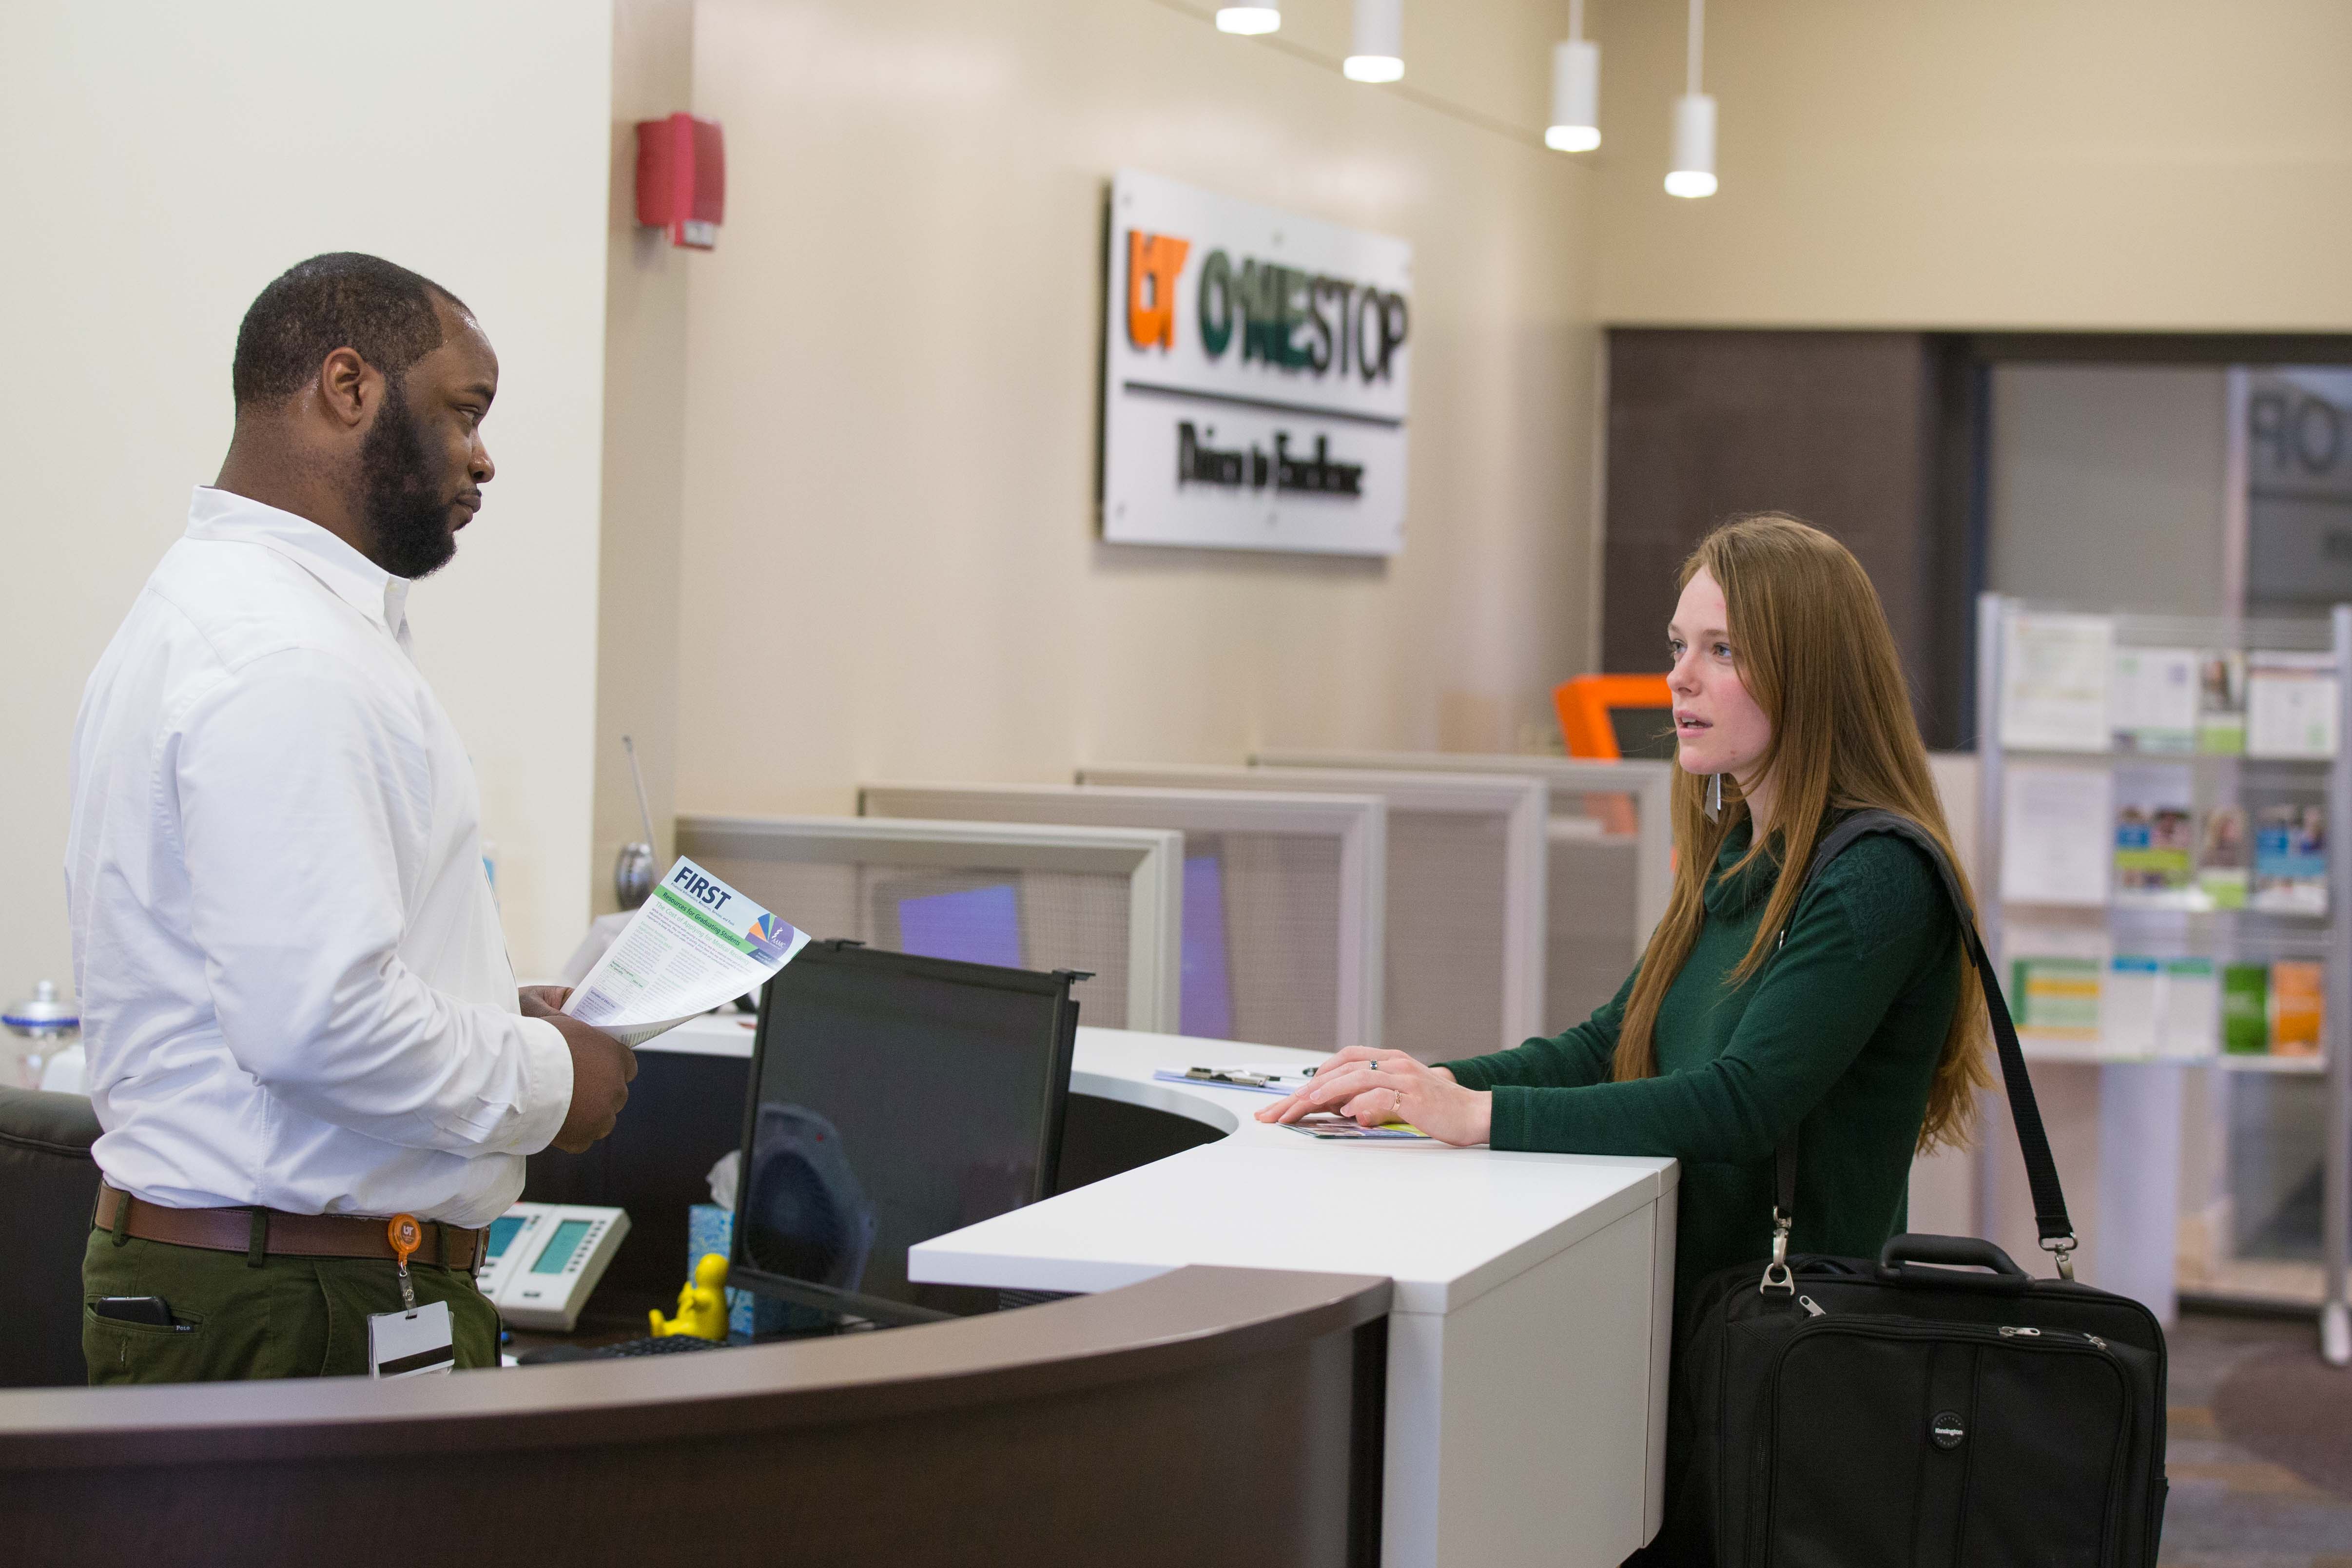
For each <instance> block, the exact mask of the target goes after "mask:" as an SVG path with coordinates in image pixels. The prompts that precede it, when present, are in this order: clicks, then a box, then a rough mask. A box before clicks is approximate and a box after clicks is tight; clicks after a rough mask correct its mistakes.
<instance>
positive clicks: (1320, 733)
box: [677, 0, 1595, 810]
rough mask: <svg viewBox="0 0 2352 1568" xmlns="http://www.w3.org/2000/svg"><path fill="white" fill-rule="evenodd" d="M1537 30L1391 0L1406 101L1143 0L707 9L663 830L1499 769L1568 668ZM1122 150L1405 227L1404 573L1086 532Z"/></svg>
mask: <svg viewBox="0 0 2352 1568" xmlns="http://www.w3.org/2000/svg"><path fill="white" fill-rule="evenodd" d="M1553 9H1554V7H1551V6H1549V5H1533V4H1519V3H1516V0H1514V3H1505V0H1490V3H1487V4H1476V5H1456V6H1454V7H1452V8H1451V9H1450V10H1448V11H1446V12H1443V13H1440V12H1438V11H1436V10H1434V9H1433V8H1431V7H1412V8H1410V14H1411V15H1412V16H1413V17H1414V18H1415V20H1414V23H1413V27H1414V29H1415V30H1414V31H1413V32H1412V33H1410V34H1409V35H1408V38H1407V52H1408V58H1409V60H1410V61H1411V70H1412V75H1411V76H1410V77H1409V78H1408V85H1410V86H1411V88H1412V91H1413V94H1414V95H1415V96H1410V97H1409V96H1405V95H1402V94H1400V93H1396V92H1391V91H1385V90H1381V89H1367V88H1363V87H1360V86H1356V85H1354V84H1351V83H1349V82H1347V81H1345V80H1344V79H1343V78H1340V77H1339V74H1338V71H1337V70H1336V63H1337V62H1336V55H1337V54H1338V53H1339V52H1341V51H1342V50H1343V49H1344V41H1345V37H1346V26H1347V20H1346V18H1347V15H1348V13H1347V8H1346V5H1345V4H1344V3H1343V0H1296V3H1295V4H1293V5H1288V6H1286V11H1285V16H1286V23H1285V30H1284V33H1283V34H1282V35H1281V36H1280V37H1279V39H1278V40H1277V41H1276V43H1275V44H1273V45H1268V44H1265V43H1255V42H1249V41H1244V40H1241V39H1236V38H1233V37H1225V36H1223V35H1220V34H1219V33H1217V32H1216V31H1215V30H1214V29H1213V27H1212V26H1211V25H1210V23H1209V21H1208V11H1209V7H1208V6H1207V5H1205V4H1203V5H1199V6H1190V5H1172V4H1162V3H1155V0H1003V3H1000V4H994V5H971V4H968V3H964V0H906V3H902V4H897V5H889V6H876V5H866V4H857V3H855V0H814V3H806V4H792V5H787V4H783V3H782V0H773V3H763V0H702V3H701V4H700V5H698V8H697V15H696V26H695V107H696V110H697V111H698V112H699V113H701V114H705V115H708V116H711V117H713V118H716V119H718V120H721V121H723V122H724V124H725V126H726V131H727V153H728V221H727V224H726V226H725V228H724V229H723V231H722V232H721V235H720V239H719V249H718V251H717V252H716V253H715V254H714V255H711V256H699V257H696V258H693V265H694V267H695V274H694V279H693V283H692V287H691V290H690V295H691V302H690V307H689V316H690V319H691V329H690V345H689V357H688V389H689V390H688V400H687V407H688V435H687V470H686V471H687V480H686V490H685V515H686V522H685V565H684V575H683V593H682V603H683V611H682V616H681V620H682V627H683V630H682V635H681V639H680V644H679V646H680V665H679V668H680V680H679V700H678V737H679V739H678V747H679V749H678V764H677V800H678V804H679V807H680V808H681V809H682V810H784V809H816V810H829V809H830V810H839V809H846V808H847V807H848V806H849V804H850V801H851V789H852V787H853V786H854V785H855V784H856V781H857V780H859V779H865V778H875V777H897V778H909V777H932V778H951V779H1057V778H1066V777H1067V776H1068V772H1069V770H1070V768H1072V767H1073V766H1074V765H1075V764H1076V763H1079V762H1081V761H1089V760H1097V761H1098V760H1110V759H1142V760H1223V761H1232V760H1237V759H1239V758H1241V756H1242V755H1243V754H1244V752H1245V751H1246V750H1247V749H1248V748H1249V747H1252V746H1253V745H1256V744H1261V743H1276V742H1280V743H1287V744H1303V745H1343V744H1344V745H1353V746H1362V747H1372V746H1381V747H1389V746H1394V747H1427V746H1437V745H1450V746H1454V747H1508V746H1510V745H1512V744H1513V743H1514V742H1515V741H1516V740H1517V738H1518V732H1519V727H1520V726H1521V725H1522V724H1523V723H1532V722H1535V721H1538V720H1540V719H1541V718H1542V717H1543V716H1544V715H1545V712H1546V706H1547V701H1548V699H1547V696H1546V694H1547V693H1548V691H1549V686H1550V685H1552V684H1553V683H1555V682H1557V681H1559V679H1561V678H1563V677H1565V676H1566V675H1569V674H1574V673H1576V672H1577V671H1578V670H1580V669H1581V668H1584V667H1586V660H1587V658H1588V656H1589V655H1588V649H1589V646H1590V642H1591V626H1592V613H1591V610H1592V605H1591V600H1592V593H1593V591H1594V582H1593V578H1592V574H1591V569H1590V561H1591V533H1590V520H1589V497H1590V492H1591V458H1590V453H1591V423H1592V417H1593V416H1592V406H1591V398H1592V391H1593V375H1594V365H1595V339H1594V334H1593V331H1592V329H1591V305H1590V298H1589V280H1590V275H1591V261H1590V258H1591V256H1592V254H1593V249H1594V228H1593V225H1592V223H1591V208H1590V200H1589V196H1590V191H1591V185H1592V181H1591V175H1590V174H1589V173H1588V172H1585V171H1582V170H1580V169H1578V168H1577V167H1575V166H1574V165H1573V164H1572V163H1571V162H1570V161H1569V160H1567V159H1564V158H1562V157H1560V156H1559V155H1558V154H1555V153H1549V152H1545V151H1544V150H1543V149H1542V148H1541V147H1540V146H1539V145H1538V137H1539V129H1540V125H1541V121H1542V118H1543V105H1544V94H1545V92H1546V90H1547V88H1546V78H1545V69H1546V68H1545V65H1544V60H1543V56H1542V47H1543V45H1544V42H1545V40H1546V39H1547V38H1548V37H1549V33H1550V30H1551V29H1552V28H1553V27H1555V26H1557V25H1558V20H1559V19H1558V18H1557V17H1556V16H1553V15H1552V11H1553ZM1125 165H1131V166H1134V167H1137V168H1141V169H1146V170H1150V171H1152V172H1158V173H1161V174H1165V175H1169V176H1171V177H1173V178H1177V179H1181V180H1186V181H1190V182H1193V183H1199V184H1202V185H1206V186H1210V187H1213V188H1215V189H1217V190H1221V191H1223V192H1226V193H1231V194H1233V195H1235V196H1239V197H1244V198H1246V199H1250V200H1255V201H1259V202H1265V203H1269V204H1276V205H1280V206H1285V207H1289V208H1294V209H1297V210H1298V211H1301V212H1307V213H1311V214H1316V215H1318V216H1319V217H1322V218H1326V219H1328V220H1332V221H1335V222H1339V223H1343V224H1349V225H1357V226H1361V227H1365V228H1371V229H1377V230H1381V231H1385V232H1389V233H1393V234H1398V235H1404V236H1405V237H1407V238H1409V239H1411V240H1412V242H1413V245H1414V246H1415V256H1414V272H1415V277H1416V281H1417V284H1418V291H1417V294H1416V298H1415V299H1414V328H1415V337H1414V348H1413V355H1414V377H1415V385H1414V387H1413V391H1412V457H1411V461H1412V476H1411V500H1410V517H1409V521H1408V524H1407V539H1408V542H1407V546H1406V553H1405V554H1404V555H1403V557H1402V559H1397V560H1394V561H1391V562H1388V563H1385V564H1383V563H1380V562H1376V561H1358V560H1343V559H1316V558H1308V557H1297V556H1270V555H1256V554H1221V553H1209V552H1202V551H1195V550H1174V549H1138V548H1129V547H1113V546H1108V545H1105V544H1102V543H1100V542H1099V541H1098V540H1097V538H1096V537H1095V526H1094V497H1095V444H1096V428H1097V398H1098V392H1097V364H1098V360H1099V354H1100V345H1099V337H1098V334H1099V326H1098V323H1099V321H1100V319H1101V306H1100V290H1101V288H1102V287H1103V283H1102V233H1103V231H1102V223H1103V215H1102V204H1103V200H1104V193H1105V188H1106V182H1107V180H1108V176H1109V174H1110V173H1111V172H1113V171H1114V170H1116V169H1118V168H1119V167H1121V166H1125Z"/></svg>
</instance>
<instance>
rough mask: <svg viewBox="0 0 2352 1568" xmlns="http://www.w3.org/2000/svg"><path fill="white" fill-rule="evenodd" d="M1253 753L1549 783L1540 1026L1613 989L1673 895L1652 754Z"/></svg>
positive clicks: (1663, 774) (1301, 763) (1670, 834)
mask: <svg viewBox="0 0 2352 1568" xmlns="http://www.w3.org/2000/svg"><path fill="white" fill-rule="evenodd" d="M1251 761H1252V762H1253V763H1256V764H1261V765H1264V766H1267V767H1281V768H1332V769H1348V770H1351V771H1352V770H1356V769H1363V770H1368V771H1389V772H1393V771H1398V770H1411V771H1415V772H1430V773H1481V774H1496V773H1515V774H1519V775H1522V776H1524V777H1527V778H1530V779H1541V780H1542V781H1543V784H1544V787H1545V788H1546V789H1549V791H1550V793H1551V821H1550V824H1549V830H1548V831H1547V835H1546V836H1547V838H1548V840H1549V856H1548V859H1549V877H1548V883H1547V885H1548V894H1549V895H1548V899H1547V903H1548V904H1549V909H1548V913H1547V915H1546V919H1545V926H1546V940H1545V955H1544V991H1545V1002H1544V1026H1543V1028H1544V1032H1546V1033H1553V1032H1557V1031H1558V1030H1563V1029H1566V1028H1567V1027H1568V1026H1569V1025H1570V1024H1573V1023H1578V1022H1580V1021H1582V1020H1583V1019H1584V1018H1585V1017H1586V1016H1587V1015H1589V1014H1590V1013H1591V1011H1592V1009H1594V1008H1597V1007H1599V1006H1600V1005H1601V1004H1602V1003H1603V1002H1606V1001H1607V1000H1608V999H1609V998H1611V997H1612V996H1614V995H1616V993H1617V988H1618V987H1619V986H1621V985H1622V984H1623V983H1624V980H1625V977H1626V976H1627V975H1628V974H1630V973H1631V972H1632V970H1633V965H1634V964H1635V963H1636V962H1637V961H1639V959H1640V958H1641V956H1642V950H1643V948H1644V947H1645V946H1648V944H1649V940H1650V932H1651V931H1652V930H1653V929H1654V927H1655V926H1656V925H1657V924H1658V921H1659V920H1660V919H1661V918H1662V917H1663V916H1664V915H1665V912H1666V901H1667V899H1668V898H1670V897H1671V896H1672V895H1673V894H1674V885H1675V860H1674V842H1675V835H1674V810H1673V803H1672V802H1673V795H1672V790H1673V782H1674V774H1675V765H1674V764H1673V763H1671V762H1657V761H1651V760H1647V759H1640V760H1627V761H1622V762H1603V761H1600V760H1596V759H1593V758H1576V757H1542V756H1520V755H1513V754H1484V753H1469V752H1431V751H1314V750H1307V749H1303V748H1299V747H1285V748H1282V749H1268V750H1265V751H1260V752H1257V753H1255V755H1254V756H1253V757H1252V758H1251Z"/></svg>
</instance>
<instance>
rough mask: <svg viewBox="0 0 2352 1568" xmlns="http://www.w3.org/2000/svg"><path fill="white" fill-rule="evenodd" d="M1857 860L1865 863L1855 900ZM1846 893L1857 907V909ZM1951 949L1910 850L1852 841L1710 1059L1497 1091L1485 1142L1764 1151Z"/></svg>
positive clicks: (1947, 927)
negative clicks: (1576, 1083) (1618, 1078)
mask: <svg viewBox="0 0 2352 1568" xmlns="http://www.w3.org/2000/svg"><path fill="white" fill-rule="evenodd" d="M1865 860H1870V861H1872V862H1874V867H1875V871H1874V874H1873V876H1872V877H1871V878H1870V883H1869V886H1868V890H1867V896H1866V897H1864V882H1863V881H1862V880H1861V866H1862V862H1864V861H1865ZM1832 878H1836V879H1837V880H1835V881H1832V880H1831V879H1832ZM1857 898H1862V899H1863V902H1864V904H1866V905H1867V907H1865V908H1860V909H1857V908H1856V907H1855V902H1856V899H1857ZM1956 946H1957V944H1956V941H1955V929H1954V923H1953V918H1952V915H1951V910H1950V907H1949V905H1948V904H1946V903H1945V902H1944V894H1943V891H1942V887H1941V885H1940V884H1939V883H1936V882H1934V881H1933V873H1930V872H1929V870H1928V869H1927V862H1926V861H1925V860H1924V859H1923V858H1922V857H1921V856H1920V855H1919V853H1918V852H1917V851H1916V850H1914V849H1912V848H1911V847H1910V846H1909V845H1907V844H1902V843H1899V842H1897V841H1887V843H1886V846H1885V848H1884V849H1879V848H1877V847H1876V846H1869V847H1868V848H1865V847H1864V846H1857V847H1856V848H1855V849H1854V850H1853V851H1851V852H1849V853H1848V855H1847V856H1846V857H1845V858H1844V860H1843V861H1842V862H1841V863H1840V864H1839V865H1838V866H1837V867H1836V868H1835V869H1834V870H1833V871H1832V872H1831V873H1826V874H1825V875H1824V878H1823V881H1822V884H1821V885H1820V886H1819V887H1817V888H1816V889H1815V890H1814V891H1813V892H1812V893H1811V894H1809V895H1808V896H1807V897H1806V899H1805V901H1804V902H1803V903H1802V904H1801V905H1800V906H1799V908H1798V910H1797V915H1796V918H1795V919H1794V920H1793V921H1791V922H1790V927H1789V939H1788V944H1787V946H1785V947H1783V948H1782V949H1781V950H1780V952H1778V953H1777V954H1775V955H1774V956H1772V958H1771V959H1770V960H1769V963H1768V964H1767V966H1766V967H1765V970H1764V973H1763V976H1762V977H1761V978H1760V979H1759V981H1758V982H1757V988H1756V992H1755V995H1754V997H1753V998H1751V999H1750V1000H1749V1002H1748V1009H1747V1010H1746V1012H1744V1013H1743V1014H1742V1015H1741V1017H1740V1020H1739V1023H1738V1027H1737V1028H1735V1029H1734V1030H1733V1031H1732V1035H1731V1040H1730V1042H1729V1043H1728V1044H1727V1046H1726V1047H1725V1049H1724V1051H1723V1053H1722V1054H1721V1055H1720V1056H1718V1057H1717V1058H1716V1059H1715V1060H1714V1061H1710V1062H1708V1063H1706V1065H1705V1066H1704V1067H1700V1068H1696V1069H1694V1070H1691V1071H1682V1072H1670V1073H1666V1074H1664V1075H1662V1076H1660V1077H1655V1078H1643V1079H1636V1080H1633V1081H1632V1082H1623V1083H1604V1082H1591V1083H1590V1084H1588V1085H1585V1086H1583V1087H1578V1088H1551V1087H1513V1086H1503V1087H1497V1088H1496V1091H1495V1105H1494V1137H1493V1143H1494V1146H1495V1147H1496V1148H1498V1149H1537V1150H1545V1151H1550V1152H1558V1153H1572V1154H1584V1155H1671V1156H1672V1157H1674V1158H1675V1159H1682V1160H1696V1161H1719V1162H1724V1163H1727V1164H1738V1165H1748V1164H1753V1163H1755V1162H1757V1161H1759V1160H1763V1159H1766V1158H1769V1156H1770V1155H1771V1154H1772V1151H1773V1150H1774V1149H1776V1148H1778V1147H1779V1146H1780V1144H1781V1142H1782V1141H1783V1140H1784V1139H1785V1138H1786V1137H1787V1136H1788V1135H1789V1134H1790V1131H1791V1130H1793V1129H1794V1128H1795V1127H1796V1126H1797V1124H1799V1123H1800V1122H1801V1121H1803V1119H1804V1117H1805V1115H1806V1113H1808V1112H1810V1111H1811V1109H1812V1108H1813V1107H1814V1106H1815V1105H1816V1104H1818V1103H1820V1102H1821V1099H1822V1096H1823V1095H1824V1094H1825V1093H1827V1092H1829V1088H1830V1085H1831V1084H1832V1083H1834V1082H1836V1081H1837V1079H1838V1078H1839V1076H1840V1075H1841V1074H1843V1072H1844V1071H1846V1069H1847V1068H1848V1067H1850V1066H1852V1065H1853V1061H1854V1059H1855V1057H1857V1056H1858V1055H1860V1054H1861V1052H1862V1049H1863V1047H1864V1045H1865V1044H1867V1043H1868V1042H1869V1040H1870V1037H1871V1036H1872V1035H1873V1034H1874V1033H1875V1032H1876V1031H1877V1029H1878V1026H1879V1023H1880V1021H1881V1020H1882V1019H1884V1018H1885V1016H1886V1011H1887V1009H1888V1008H1889V1006H1891V1005H1892V1004H1893V1003H1894V1001H1895V998H1897V997H1899V996H1900V995H1901V994H1902V993H1903V992H1904V990H1905V989H1906V988H1908V987H1909V986H1910V985H1911V984H1913V983H1914V982H1915V981H1916V979H1918V978H1919V977H1921V975H1922V974H1923V973H1925V969H1924V966H1926V965H1927V964H1929V963H1932V962H1935V961H1937V958H1938V956H1950V955H1952V954H1953V953H1954V950H1955V948H1956Z"/></svg>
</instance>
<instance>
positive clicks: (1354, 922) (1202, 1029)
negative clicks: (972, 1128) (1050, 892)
mask: <svg viewBox="0 0 2352 1568" xmlns="http://www.w3.org/2000/svg"><path fill="white" fill-rule="evenodd" d="M859 809H860V810H862V811H864V812H865V813H866V816H867V817H868V818H869V819H883V818H897V817H920V818H930V819H967V820H973V821H987V822H999V823H1006V822H1038V823H1074V822H1075V823H1091V824H1096V825H1098V826H1106V827H1108V826H1113V825H1116V826H1121V827H1128V828H1154V829H1161V830H1171V829H1172V830H1176V831H1181V833H1182V834H1183V838H1184V843H1183V851H1182V859H1183V882H1184V893H1183V904H1182V917H1181V920H1182V925H1183V943H1182V959H1181V969H1182V984H1181V998H1180V1007H1179V1013H1180V1019H1181V1027H1179V1026H1171V1027H1170V1028H1169V1029H1168V1030H1166V1031H1165V1032H1171V1033H1183V1034H1188V1035H1193V1036H1196V1037H1200V1038H1204V1039H1212V1040H1250V1041H1254V1042H1255V1043H1257V1044H1260V1045H1286V1046H1297V1047H1300V1048H1303V1049H1306V1050H1310V1051H1335V1050H1339V1049H1340V1048H1342V1047H1345V1046H1349V1045H1378V1044H1380V1043H1381V907H1382V904H1381V882H1382V872H1383V867H1384V865H1385V863H1386V856H1387V847H1386V846H1387V813H1386V810H1385V808H1384V807H1383V806H1382V805H1381V801H1380V800H1378V799H1376V798H1375V797H1373V796H1372V795H1370V794H1369V793H1362V792H1359V793H1354V794H1314V795H1273V794H1267V793H1261V792H1255V791H1243V790H1205V789H1078V788H1076V787H1073V786H1070V785H1066V784H1031V785H1020V784H1003V785H993V784H992V785H981V784H868V785H866V786H865V787H864V788H863V789H861V790H860V791H859ZM1087 1019H1088V1020H1089V1021H1090V1022H1091V1021H1097V1015H1096V1014H1094V1013H1091V1012H1089V1013H1088V1014H1087Z"/></svg>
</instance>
